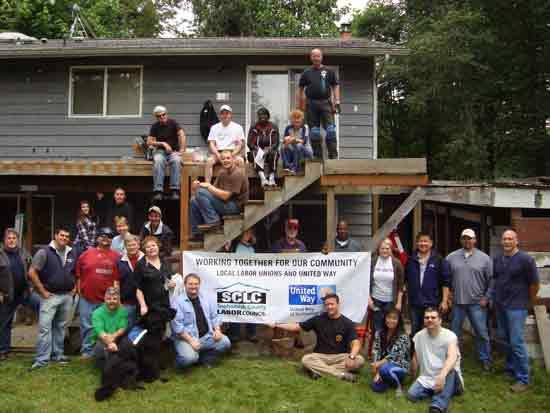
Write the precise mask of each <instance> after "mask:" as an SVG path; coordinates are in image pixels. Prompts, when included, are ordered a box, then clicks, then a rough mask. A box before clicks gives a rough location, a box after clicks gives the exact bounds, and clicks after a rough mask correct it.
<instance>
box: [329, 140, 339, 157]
mask: <svg viewBox="0 0 550 413" xmlns="http://www.w3.org/2000/svg"><path fill="white" fill-rule="evenodd" d="M327 150H328V158H329V159H338V146H337V145H336V142H327Z"/></svg>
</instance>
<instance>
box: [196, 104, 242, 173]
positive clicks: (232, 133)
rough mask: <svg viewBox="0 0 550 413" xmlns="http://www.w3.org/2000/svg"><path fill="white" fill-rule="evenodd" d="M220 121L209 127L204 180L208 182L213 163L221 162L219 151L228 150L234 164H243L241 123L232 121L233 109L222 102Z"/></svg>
mask: <svg viewBox="0 0 550 413" xmlns="http://www.w3.org/2000/svg"><path fill="white" fill-rule="evenodd" d="M219 117H220V122H218V123H216V124H215V125H213V126H212V128H210V133H209V135H208V148H209V151H210V156H209V157H208V160H207V161H206V171H205V176H204V178H205V182H206V183H210V181H211V180H212V173H213V169H214V165H216V164H219V163H221V152H222V151H224V150H230V151H231V153H232V154H233V157H234V159H235V165H236V166H237V167H239V168H240V167H242V166H243V165H244V151H245V140H244V130H243V128H242V126H241V125H239V124H238V123H235V122H233V109H232V108H231V106H229V105H227V104H224V105H222V106H221V107H220V116H219Z"/></svg>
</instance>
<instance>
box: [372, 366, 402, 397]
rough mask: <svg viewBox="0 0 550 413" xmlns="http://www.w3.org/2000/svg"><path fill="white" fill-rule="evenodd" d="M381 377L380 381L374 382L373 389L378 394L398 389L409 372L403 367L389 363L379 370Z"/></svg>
mask: <svg viewBox="0 0 550 413" xmlns="http://www.w3.org/2000/svg"><path fill="white" fill-rule="evenodd" d="M378 374H379V375H380V381H378V382H372V383H371V388H372V390H373V391H375V392H376V393H383V392H385V391H386V390H388V389H389V388H390V387H397V386H399V385H401V383H403V380H404V379H405V376H406V375H407V371H406V370H405V369H404V368H403V367H399V366H398V365H397V364H394V363H392V362H387V363H384V364H383V365H382V367H380V369H379V370H378Z"/></svg>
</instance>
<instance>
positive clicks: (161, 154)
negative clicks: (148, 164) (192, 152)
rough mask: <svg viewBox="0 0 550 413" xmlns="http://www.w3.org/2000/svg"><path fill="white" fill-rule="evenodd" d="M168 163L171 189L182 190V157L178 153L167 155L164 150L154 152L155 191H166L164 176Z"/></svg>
mask: <svg viewBox="0 0 550 413" xmlns="http://www.w3.org/2000/svg"><path fill="white" fill-rule="evenodd" d="M166 163H168V166H169V167H170V189H173V190H179V189H180V175H181V155H180V154H179V153H177V152H172V153H171V154H167V153H166V151H165V150H164V149H156V150H155V151H154V152H153V191H155V192H162V191H163V190H164V175H165V170H166Z"/></svg>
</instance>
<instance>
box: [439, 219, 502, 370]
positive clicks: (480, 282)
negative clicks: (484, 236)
mask: <svg viewBox="0 0 550 413" xmlns="http://www.w3.org/2000/svg"><path fill="white" fill-rule="evenodd" d="M460 242H461V244H462V248H460V249H458V250H456V251H454V252H452V253H450V254H449V255H448V256H447V258H446V259H447V262H448V263H449V267H450V270H451V279H452V290H453V311H452V322H451V329H452V330H453V332H454V333H455V334H456V336H457V337H458V338H459V340H460V338H461V337H462V327H463V324H464V319H465V318H466V317H468V320H469V321H470V324H471V325H472V327H473V329H474V331H475V335H476V343H477V353H478V358H479V361H480V362H481V365H482V367H483V369H484V370H485V371H490V369H491V346H490V342H489V330H488V328H487V313H488V306H489V299H490V291H489V286H490V283H491V279H492V277H493V263H492V260H491V258H490V257H489V256H488V255H487V254H485V253H484V252H483V251H480V250H478V249H477V248H476V242H477V240H476V233H475V231H474V230H473V229H470V228H466V229H464V230H463V231H462V233H461V234H460Z"/></svg>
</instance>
